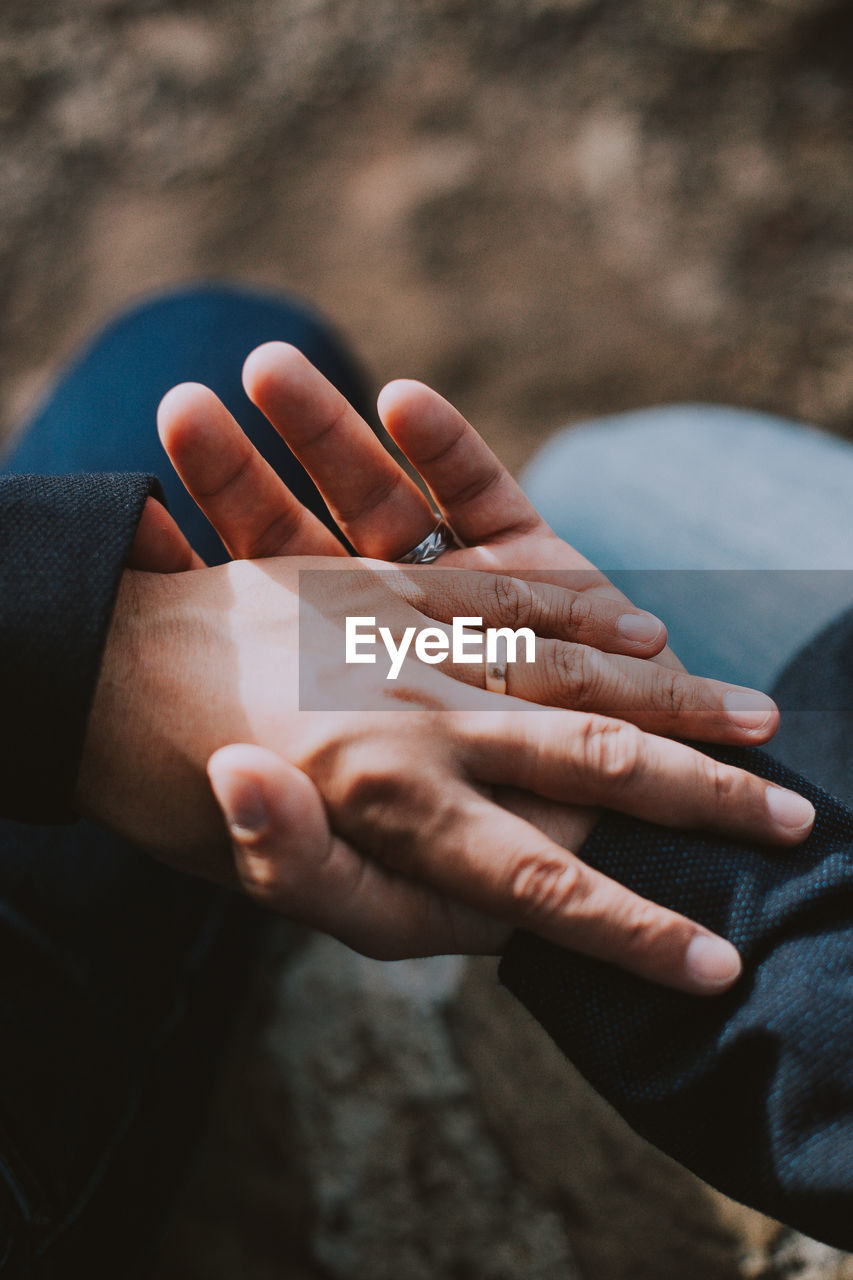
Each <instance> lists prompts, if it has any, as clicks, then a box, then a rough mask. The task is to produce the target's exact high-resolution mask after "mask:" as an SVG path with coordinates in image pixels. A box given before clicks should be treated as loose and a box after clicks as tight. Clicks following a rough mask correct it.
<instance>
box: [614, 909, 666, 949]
mask: <svg viewBox="0 0 853 1280" xmlns="http://www.w3.org/2000/svg"><path fill="white" fill-rule="evenodd" d="M663 919H664V917H663V913H662V911H661V908H660V907H658V906H655V904H654V903H653V902H648V901H647V900H646V899H645V898H632V900H631V904H630V908H629V910H628V911H627V912H626V914H625V915H624V917H623V918H622V920H621V921H620V925H619V932H620V937H621V941H622V947H623V950H624V952H625V954H626V955H629V956H633V957H636V958H642V957H645V956H648V955H649V953H650V952H652V951H654V950H656V949H658V948H659V947H660V946H661V944H662V942H663V941H664V940H665V938H664V937H663V933H664V930H663V927H662V926H663Z"/></svg>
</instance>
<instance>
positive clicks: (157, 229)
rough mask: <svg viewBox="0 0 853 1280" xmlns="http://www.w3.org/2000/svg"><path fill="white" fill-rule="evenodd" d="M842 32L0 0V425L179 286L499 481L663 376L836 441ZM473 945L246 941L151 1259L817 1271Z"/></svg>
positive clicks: (673, 12) (780, 6)
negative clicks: (207, 289)
mask: <svg viewBox="0 0 853 1280" xmlns="http://www.w3.org/2000/svg"><path fill="white" fill-rule="evenodd" d="M851 50H853V7H851V6H850V4H849V0H841V2H840V3H837V2H836V3H828V2H827V0H562V2H561V3H557V2H550V0H422V2H421V3H418V4H411V3H404V0H227V2H226V0H208V2H207V3H196V4H193V3H177V2H176V3H163V2H161V0H76V2H75V0H3V4H2V9H0V129H2V143H0V285H1V286H2V299H3V305H2V309H0V414H2V431H3V432H4V433H8V432H9V431H11V430H12V429H13V428H14V427H15V426H16V424H18V423H20V421H21V420H22V418H23V416H24V415H25V413H26V411H27V409H28V407H29V406H30V405H32V403H33V402H34V400H35V399H36V398H37V396H38V394H39V392H40V390H41V389H42V388H43V387H44V386H45V384H46V381H47V379H48V378H49V377H50V374H51V371H52V370H53V369H55V368H56V366H57V364H58V362H60V361H61V360H62V359H63V358H64V357H65V356H66V355H67V354H68V353H69V351H71V350H72V349H73V347H74V345H75V344H76V343H77V342H78V341H79V340H80V339H81V338H82V337H83V336H85V335H86V334H87V333H88V332H89V331H90V330H91V329H92V327H93V326H96V325H97V324H98V323H100V322H101V321H102V320H104V319H105V318H106V317H107V316H108V315H109V314H110V313H111V312H112V311H113V310H114V309H115V308H116V307H118V306H120V305H121V304H122V303H123V302H125V301H126V300H128V299H132V298H136V297H137V296H139V295H140V294H142V293H146V292H148V291H150V290H152V289H155V288H157V287H159V286H162V285H167V284H168V285H171V284H174V283H175V282H177V281H181V280H188V279H193V278H200V277H210V276H214V277H217V278H237V279H241V280H246V281H253V282H256V283H259V284H262V285H264V286H273V287H279V288H284V289H290V290H295V291H296V292H298V293H300V294H303V295H305V296H306V297H308V298H310V299H311V300H313V301H314V302H315V303H317V304H319V305H320V306H321V307H322V308H323V309H325V310H326V311H327V312H328V313H329V314H330V315H331V316H332V317H333V318H334V320H335V321H336V322H337V324H338V325H339V326H340V327H341V328H342V330H343V331H344V332H345V333H347V334H348V335H349V336H350V337H351V339H352V340H353V342H354V344H355V346H356V348H357V350H358V351H359V352H360V353H361V355H362V356H363V358H364V359H365V361H366V362H367V364H368V367H369V370H370V372H371V374H372V376H373V377H374V378H375V380H376V383H377V386H378V385H379V384H380V383H381V382H382V381H384V380H386V379H388V378H391V377H396V376H416V377H420V378H423V379H426V380H427V381H431V382H433V383H434V384H435V385H436V386H437V387H438V388H439V389H440V390H441V391H442V392H443V393H444V394H446V395H448V396H450V397H451V398H452V399H454V400H456V401H457V402H458V403H459V405H460V407H461V408H462V409H463V410H464V411H465V412H466V413H467V414H468V416H469V417H470V418H471V420H472V421H473V422H474V423H475V424H476V425H477V426H478V428H479V429H480V430H481V431H482V432H483V433H484V434H485V435H486V436H487V438H488V439H489V440H490V441H491V442H492V443H493V445H495V447H496V448H497V449H498V451H499V452H500V453H501V454H502V456H503V457H504V458H505V459H506V460H507V461H508V462H509V463H510V464H511V465H512V466H513V467H518V466H519V465H520V463H521V462H522V461H523V459H524V458H525V457H527V456H528V455H529V454H530V452H531V451H532V450H533V449H534V448H535V446H536V445H537V443H538V442H540V441H541V440H542V439H543V438H544V437H545V436H546V435H547V434H548V433H549V432H550V431H551V430H553V429H554V428H556V427H557V426H559V425H561V424H562V423H564V422H567V421H575V420H578V419H581V418H583V417H585V416H587V415H590V414H597V413H601V412H608V411H614V410H619V409H624V408H630V407H634V406H637V405H645V404H649V403H654V402H660V401H667V400H675V399H690V400H696V399H701V400H710V401H716V402H729V403H737V404H743V405H750V406H755V407H759V408H765V409H772V410H776V411H780V412H782V413H785V414H788V415H791V416H794V417H802V418H804V419H808V420H811V421H813V422H816V423H818V424H821V425H823V426H826V427H828V428H830V429H832V430H835V431H839V432H842V433H845V434H853V340H851V339H853V326H852V325H851V316H853V235H851V224H853V105H852V104H853V91H852V90H851V78H850V71H851V60H853V53H851ZM270 336H271V337H272V336H274V335H270ZM152 430H153V424H152ZM493 968H494V966H493V965H490V964H488V963H485V964H483V965H473V966H468V967H467V968H466V967H460V966H455V965H453V964H450V965H449V966H448V964H447V963H446V962H442V961H438V962H435V963H434V964H433V965H425V966H424V965H422V966H415V967H414V968H411V967H409V968H405V967H404V968H403V969H402V970H401V969H396V968H394V967H390V968H388V967H386V968H384V969H383V968H382V967H381V966H374V965H371V964H370V963H369V962H363V961H360V960H357V959H356V958H355V957H353V956H352V955H351V954H350V953H348V952H346V951H345V950H344V949H343V948H340V947H337V946H336V945H335V944H333V943H330V942H328V941H325V940H322V939H312V940H307V942H306V944H305V947H304V950H303V951H302V952H301V954H300V957H299V959H298V961H297V963H296V964H295V965H285V964H283V963H282V962H281V958H280V957H277V956H276V955H275V954H272V955H271V957H270V962H269V965H268V967H267V975H266V980H265V984H264V986H263V989H262V990H261V992H259V995H258V1004H257V1008H254V1009H253V1010H250V1011H249V1015H248V1021H247V1027H246V1031H245V1034H244V1036H243V1039H242V1042H241V1048H240V1049H239V1051H238V1053H237V1056H236V1058H235V1061H234V1064H233V1067H232V1070H231V1072H230V1074H229V1076H228V1078H227V1080H226V1082H225V1085H224V1086H223V1092H222V1095H221V1098H220V1102H219V1106H218V1110H217V1113H216V1116H215V1121H214V1124H213V1127H212V1130H211V1134H210V1137H209V1140H208V1145H207V1147H206V1148H205V1151H204V1153H203V1155H202V1157H201V1159H200V1161H199V1163H198V1167H197V1171H196V1175H195V1178H194V1181H193V1183H192V1185H191V1187H190V1188H189V1189H188V1192H187V1197H186V1200H185V1202H184V1203H183V1204H182V1205H181V1206H180V1209H179V1212H178V1216H177V1220H176V1225H175V1230H174V1233H173V1235H172V1237H171V1238H170V1241H169V1243H168V1245H167V1246H166V1248H165V1250H164V1255H163V1259H162V1261H161V1263H160V1264H159V1265H158V1268H157V1275H158V1277H159V1280H185V1278H186V1277H196V1278H197V1280H226V1278H227V1280H236V1278H237V1277H240V1278H241V1280H268V1278H269V1280H272V1278H273V1277H276V1278H278V1277H281V1278H285V1280H301V1278H302V1277H305V1278H306V1280H325V1278H327V1277H338V1278H340V1280H384V1278H385V1277H386V1276H387V1277H388V1278H389V1280H392V1278H393V1280H398V1278H404V1280H421V1278H422V1277H423V1278H424V1280H432V1278H433V1277H435V1280H446V1278H447V1280H456V1278H457V1277H458V1278H459V1280H468V1278H469V1277H470V1280H515V1278H518V1280H521V1277H524V1278H525V1280H528V1278H530V1277H533V1278H534V1280H546V1278H547V1280H550V1278H551V1277H554V1280H622V1278H623V1277H624V1280H683V1277H684V1276H685V1275H690V1276H696V1277H699V1278H701V1280H740V1278H744V1280H745V1278H746V1277H752V1278H753V1280H757V1278H758V1277H763V1278H765V1280H771V1278H772V1280H781V1278H782V1277H788V1276H790V1277H793V1276H797V1277H800V1280H830V1277H831V1278H832V1280H841V1278H842V1277H849V1276H850V1275H851V1274H853V1270H851V1266H853V1264H851V1260H845V1259H843V1258H841V1257H840V1256H839V1255H835V1254H833V1253H832V1251H827V1250H823V1249H821V1248H820V1247H817V1246H813V1245H810V1244H809V1243H808V1242H806V1241H803V1240H802V1238H800V1237H797V1236H795V1235H793V1234H792V1233H790V1232H785V1231H780V1230H779V1229H777V1228H776V1227H774V1226H773V1225H772V1224H770V1223H767V1222H766V1221H764V1220H763V1219H759V1218H757V1217H756V1216H755V1215H750V1214H747V1213H745V1212H744V1211H740V1210H738V1209H736V1208H735V1207H733V1206H731V1205H728V1204H727V1203H725V1202H723V1201H722V1200H721V1199H720V1198H719V1197H717V1196H715V1195H714V1194H713V1193H711V1192H710V1191H709V1190H708V1189H706V1188H704V1187H702V1185H701V1184H699V1183H697V1182H696V1181H695V1180H694V1179H692V1178H690V1177H689V1175H687V1174H685V1173H684V1172H683V1171H681V1170H679V1169H677V1168H676V1167H675V1166H674V1165H671V1164H670V1162H668V1161H665V1160H664V1159H663V1158H662V1157H658V1156H657V1155H656V1154H655V1153H653V1152H651V1151H650V1150H649V1149H648V1148H646V1147H645V1145H644V1144H642V1143H640V1142H639V1140H637V1139H635V1138H634V1137H633V1136H632V1135H631V1134H629V1133H628V1132H627V1130H626V1129H625V1128H624V1126H622V1125H621V1124H620V1122H619V1121H618V1120H617V1119H616V1118H615V1117H613V1116H612V1114H611V1113H610V1112H609V1110H608V1109H607V1108H605V1107H604V1106H603V1104H600V1103H598V1101H597V1100H596V1099H595V1098H594V1097H593V1096H592V1095H591V1094H590V1093H589V1091H588V1090H587V1089H586V1087H585V1086H584V1084H583V1082H582V1081H580V1080H578V1079H577V1078H576V1077H575V1076H574V1075H573V1074H572V1072H571V1071H570V1069H569V1068H567V1067H566V1066H565V1064H564V1063H563V1062H562V1061H561V1060H560V1059H559V1056H558V1055H557V1054H556V1052H555V1051H553V1050H551V1048H550V1046H549V1045H548V1044H547V1043H546V1042H545V1040H544V1037H542V1035H541V1034H540V1033H539V1032H538V1030H536V1029H535V1028H533V1027H532V1026H531V1025H530V1023H529V1020H527V1019H526V1017H525V1015H524V1014H523V1013H522V1012H521V1011H520V1010H518V1009H517V1008H516V1007H515V1006H514V1005H513V1004H512V1002H511V1001H510V999H509V997H507V996H506V995H505V994H504V993H502V992H500V991H499V990H498V989H496V987H495V984H494V975H493Z"/></svg>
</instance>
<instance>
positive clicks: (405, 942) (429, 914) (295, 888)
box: [208, 745, 508, 959]
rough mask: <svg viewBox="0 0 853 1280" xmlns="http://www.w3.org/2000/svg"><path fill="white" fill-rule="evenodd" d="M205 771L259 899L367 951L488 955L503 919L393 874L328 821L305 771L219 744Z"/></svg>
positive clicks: (263, 753) (246, 883)
mask: <svg viewBox="0 0 853 1280" xmlns="http://www.w3.org/2000/svg"><path fill="white" fill-rule="evenodd" d="M208 774H209V777H210V781H211V785H212V787H213V791H214V794H215V796H216V798H217V801H218V802H219V805H220V808H221V809H222V812H223V816H224V817H225V820H226V823H227V825H228V827H229V830H230V833H231V839H232V844H233V850H234V858H235V863H236V867H237V872H238V875H239V877H240V880H241V883H242V885H243V887H244V889H246V891H247V892H248V893H249V895H250V896H251V897H252V898H254V899H255V900H256V901H258V902H260V903H262V904H263V905H265V906H268V907H269V908H271V909H272V910H274V911H277V912H278V913H279V914H282V915H286V916H288V917H290V918H291V919H293V920H296V921H298V922H300V923H303V924H306V925H309V926H310V927H311V928H314V929H320V930H322V931H323V932H325V933H329V934H331V935H332V936H334V937H336V938H338V939H340V941H342V942H344V943H345V944H346V945H347V946H350V947H353V948H354V949H355V950H356V951H359V952H361V953H362V954H363V955H368V956H371V957H373V958H374V959H398V958H403V957H411V956H419V955H437V954H446V953H453V954H456V953H459V954H491V953H494V952H495V951H497V950H498V949H499V948H500V946H501V944H502V943H504V942H505V941H506V939H507V936H508V930H507V926H506V925H505V924H504V923H503V922H502V921H500V920H496V919H489V918H488V917H486V916H484V915H482V914H480V913H478V912H476V911H473V910H471V909H470V908H468V907H466V906H465V905H464V904H462V903H459V902H453V901H451V900H450V899H448V898H445V897H443V896H442V895H441V894H440V893H438V892H436V891H435V890H433V889H432V888H430V887H429V886H427V885H426V884H416V883H414V882H410V881H407V880H404V879H402V878H401V877H400V876H396V875H394V874H393V873H392V872H391V871H389V870H388V869H387V868H386V867H383V866H381V865H380V864H379V863H376V862H372V861H371V860H369V859H368V858H365V857H363V856H362V855H361V854H359V853H358V852H357V851H356V850H355V849H354V848H353V847H352V846H351V845H348V844H347V843H346V842H345V841H344V840H342V839H340V838H339V837H338V836H336V835H334V834H333V832H332V831H331V830H330V828H329V824H328V820H327V817H326V812H325V809H324V807H323V801H322V799H321V797H320V794H319V792H318V791H317V789H316V788H315V787H314V784H313V783H312V782H311V781H310V779H309V778H308V777H307V776H306V775H305V774H304V773H302V772H301V770H299V769H297V768H295V767H294V766H293V765H291V764H289V763H288V762H286V761H284V760H282V759H280V757H278V756H277V755H275V754H274V753H273V752H271V751H267V750H265V749H263V748H261V747H255V746H240V745H235V746H228V747H223V748H221V749H220V750H219V751H217V752H215V754H214V755H213V756H211V758H210V761H209V762H208Z"/></svg>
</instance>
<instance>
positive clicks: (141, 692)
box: [76, 570, 230, 879]
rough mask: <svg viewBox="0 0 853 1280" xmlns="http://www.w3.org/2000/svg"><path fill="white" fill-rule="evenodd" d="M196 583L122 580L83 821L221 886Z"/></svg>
mask: <svg viewBox="0 0 853 1280" xmlns="http://www.w3.org/2000/svg"><path fill="white" fill-rule="evenodd" d="M196 576H197V575H195V574H193V575H183V574H182V575H175V576H174V577H172V576H164V575H161V574H158V573H147V572H140V571H136V570H125V572H124V573H123V574H122V579H121V583H120V585H119V591H118V595H117V598H116V605H115V609H114V612H113V616H112V620H111V623H110V628H109V632H108V634H107V640H106V644H105V647H104V653H103V659H102V662H101V669H100V673H99V676H98V681H97V685H96V688H95V696H94V699H93V702H92V708H91V712H90V715H89V721H88V725H87V730H86V737H85V742H84V748H83V756H82V761H81V767H80V772H79V775H78V780H77V789H76V801H77V805H78V809H79V812H80V813H81V814H82V815H83V816H85V817H88V818H91V819H92V820H93V821H95V822H98V823H99V824H100V825H102V826H106V827H108V828H110V829H111V830H114V831H117V832H118V833H119V834H121V835H123V836H125V837H126V838H128V839H129V840H131V841H133V843H135V844H137V845H139V846H141V847H143V848H145V849H146V850H147V851H149V852H151V853H154V854H155V855H156V856H159V857H161V858H163V859H165V860H166V861H168V862H170V863H173V864H174V865H177V866H180V867H181V868H182V869H185V870H191V871H197V872H200V873H201V874H205V875H208V876H210V877H211V878H214V879H221V878H223V876H224V878H228V877H227V869H228V866H230V859H228V858H227V857H226V851H227V840H226V835H225V830H224V825H223V822H222V818H221V815H220V813H219V810H218V807H217V806H216V804H215V801H214V800H213V797H212V796H211V793H210V787H209V783H208V781H207V777H206V772H205V766H206V762H207V758H208V756H209V754H210V751H211V750H212V749H213V745H212V744H213V742H214V740H215V739H214V737H213V735H211V733H210V729H209V723H208V717H207V712H208V711H209V701H210V700H209V699H208V698H206V696H205V693H206V691H205V689H204V687H203V681H202V680H201V679H200V678H198V677H200V676H202V675H203V674H204V671H205V668H206V667H207V665H208V664H207V663H206V662H205V644H206V643H209V641H210V636H209V631H210V629H209V628H205V627H204V625H203V619H202V618H201V616H200V612H199V610H198V609H197V608H195V607H193V593H192V592H188V591H187V590H186V588H185V586H184V583H185V582H186V579H187V578H189V577H196ZM206 633H207V634H206Z"/></svg>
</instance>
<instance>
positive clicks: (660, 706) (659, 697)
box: [653, 668, 696, 719]
mask: <svg viewBox="0 0 853 1280" xmlns="http://www.w3.org/2000/svg"><path fill="white" fill-rule="evenodd" d="M658 670H660V671H661V672H663V676H662V678H661V677H658V673H657V671H656V672H655V676H656V677H658V678H657V680H656V683H655V691H654V693H653V701H654V704H655V706H656V708H657V710H658V711H659V712H663V713H664V714H665V715H667V716H672V717H673V719H680V718H681V717H682V716H685V715H687V714H689V713H691V712H693V711H694V710H695V707H696V692H695V688H694V685H693V681H692V680H691V678H690V677H689V676H686V675H682V674H681V673H680V672H673V673H669V672H664V670H663V668H658Z"/></svg>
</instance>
